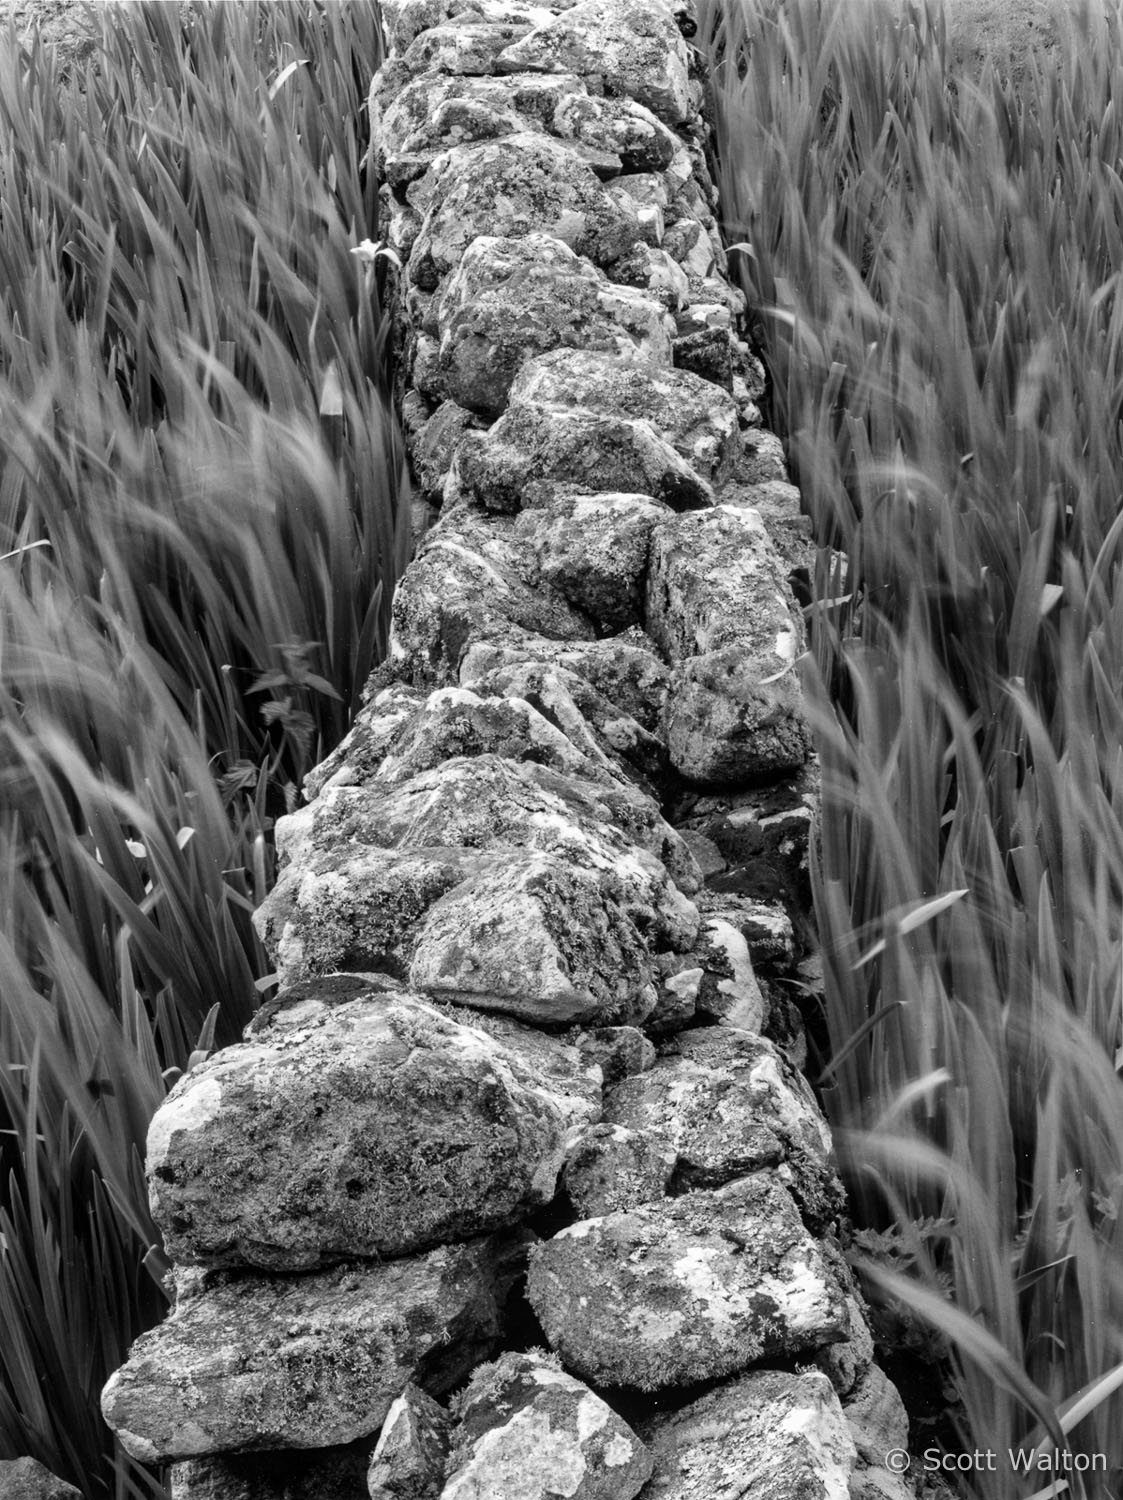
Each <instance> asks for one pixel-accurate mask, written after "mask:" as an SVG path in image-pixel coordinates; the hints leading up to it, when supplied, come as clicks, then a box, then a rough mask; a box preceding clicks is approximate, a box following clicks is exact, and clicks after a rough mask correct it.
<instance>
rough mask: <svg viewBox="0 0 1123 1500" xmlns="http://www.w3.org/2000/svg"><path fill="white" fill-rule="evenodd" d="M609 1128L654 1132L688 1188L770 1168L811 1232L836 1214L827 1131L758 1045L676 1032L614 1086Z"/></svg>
mask: <svg viewBox="0 0 1123 1500" xmlns="http://www.w3.org/2000/svg"><path fill="white" fill-rule="evenodd" d="M605 1119H606V1120H607V1121H608V1122H609V1123H612V1124H617V1125H626V1126H628V1128H629V1129H631V1130H636V1131H639V1132H640V1133H644V1132H647V1131H649V1130H655V1131H658V1132H660V1133H661V1134H662V1135H663V1136H665V1137H666V1138H667V1139H668V1140H669V1141H671V1142H672V1143H673V1144H674V1146H675V1148H676V1150H677V1151H678V1153H679V1164H678V1172H679V1177H680V1179H681V1181H682V1182H683V1183H686V1184H689V1185H691V1186H695V1187H714V1186H717V1185H718V1184H720V1183H722V1182H729V1181H730V1180H731V1179H732V1178H735V1177H739V1176H741V1175H742V1174H743V1173H745V1172H752V1171H755V1170H756V1169H757V1168H760V1167H776V1168H778V1169H780V1172H781V1175H782V1176H783V1178H784V1180H785V1181H786V1182H787V1183H788V1185H789V1187H790V1188H791V1191H792V1192H793V1194H794V1195H795V1197H796V1200H797V1201H798V1203H799V1204H800V1207H801V1208H802V1210H803V1213H804V1215H805V1217H806V1218H807V1219H808V1221H809V1222H811V1223H813V1224H815V1225H820V1226H821V1225H823V1224H826V1223H828V1222H829V1221H830V1220H831V1219H832V1218H833V1217H834V1216H835V1215H836V1214H837V1213H838V1212H839V1210H840V1209H841V1207H842V1203H843V1196H842V1191H841V1187H840V1185H839V1183H838V1179H837V1178H836V1177H835V1174H834V1169H833V1164H832V1157H831V1138H830V1131H829V1130H828V1129H827V1126H826V1122H825V1121H824V1120H823V1117H822V1115H821V1113H820V1112H819V1109H818V1107H817V1105H816V1103H815V1099H814V1096H813V1095H812V1093H811V1090H810V1088H809V1086H808V1084H807V1081H806V1080H805V1079H804V1078H803V1076H802V1075H801V1074H799V1073H797V1072H796V1071H795V1069H794V1068H793V1067H792V1066H791V1065H790V1063H788V1061H787V1060H786V1058H784V1056H783V1055H782V1054H781V1053H780V1052H779V1051H778V1050H777V1049H776V1048H775V1047H774V1046H773V1045H772V1043H771V1042H769V1041H766V1040H765V1039H764V1038H763V1037H759V1036H752V1035H751V1034H749V1033H748V1032H743V1031H738V1030H736V1029H734V1028H733V1027H724V1026H711V1027H700V1028H695V1029H692V1030H689V1031H682V1032H679V1033H678V1034H677V1035H676V1036H674V1037H672V1038H671V1039H670V1040H669V1041H667V1042H665V1043H663V1045H662V1048H661V1054H660V1056H659V1058H658V1060H657V1061H656V1064H655V1066H654V1067H653V1068H652V1069H651V1070H650V1071H649V1072H647V1073H642V1074H640V1075H639V1076H638V1077H636V1078H626V1079H624V1080H623V1081H622V1082H620V1083H618V1084H614V1085H613V1086H612V1088H611V1089H610V1090H609V1091H608V1092H607V1094H606V1096H605Z"/></svg>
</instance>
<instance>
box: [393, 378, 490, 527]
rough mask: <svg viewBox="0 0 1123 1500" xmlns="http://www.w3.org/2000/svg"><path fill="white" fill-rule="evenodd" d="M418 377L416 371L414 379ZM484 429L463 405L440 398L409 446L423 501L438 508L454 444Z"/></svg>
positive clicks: (480, 422)
mask: <svg viewBox="0 0 1123 1500" xmlns="http://www.w3.org/2000/svg"><path fill="white" fill-rule="evenodd" d="M438 360H439V351H438ZM417 374H418V371H417V370H416V368H415V370H414V378H415V379H416V377H417ZM438 377H439V368H438ZM414 394H416V392H414ZM486 426H487V422H486V420H485V419H484V418H483V417H481V416H479V415H478V414H477V413H476V412H473V411H469V410H468V408H467V407H466V406H460V405H458V404H457V403H456V402H455V401H448V400H445V399H443V398H441V399H440V402H439V404H438V406H437V407H436V409H435V411H434V412H433V414H432V416H431V417H429V418H428V420H427V421H425V422H424V423H423V424H422V426H421V427H420V428H419V429H418V430H417V431H416V432H415V433H414V434H413V440H412V443H411V450H410V451H411V456H412V459H413V472H414V475H415V477H416V479H417V484H418V487H419V489H420V491H421V494H422V496H423V498H424V499H426V500H427V501H429V502H430V503H431V504H434V505H438V506H439V504H440V501H441V496H442V493H443V491H444V483H445V479H446V478H447V477H448V471H449V470H450V469H451V468H452V458H453V454H454V453H455V452H456V445H457V443H459V441H460V439H461V438H462V437H463V436H464V434H465V433H466V432H480V431H482V430H483V429H484V428H485V427H486Z"/></svg>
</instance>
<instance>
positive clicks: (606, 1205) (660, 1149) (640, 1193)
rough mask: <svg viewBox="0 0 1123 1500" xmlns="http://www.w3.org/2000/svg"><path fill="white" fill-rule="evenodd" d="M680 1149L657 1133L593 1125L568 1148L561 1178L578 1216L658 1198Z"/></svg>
mask: <svg viewBox="0 0 1123 1500" xmlns="http://www.w3.org/2000/svg"><path fill="white" fill-rule="evenodd" d="M677 1160H678V1152H677V1151H676V1150H675V1148H674V1146H673V1145H671V1143H670V1142H669V1141H668V1140H667V1139H666V1138H665V1137H663V1136H661V1135H659V1134H658V1133H657V1132H650V1133H646V1134H641V1133H640V1132H639V1131H636V1130H628V1129H627V1128H626V1127H625V1126H623V1125H592V1126H590V1127H589V1129H588V1130H585V1131H584V1132H582V1134H581V1136H580V1138H579V1139H578V1140H577V1141H576V1142H575V1143H574V1144H573V1146H571V1147H570V1150H569V1154H568V1155H567V1157H566V1159H565V1170H564V1172H563V1174H562V1180H563V1182H564V1185H565V1190H566V1192H567V1193H568V1194H569V1200H570V1202H571V1203H572V1204H573V1208H574V1211H575V1212H576V1214H577V1216H578V1218H580V1219H595V1218H599V1217H600V1215H602V1214H611V1213H616V1212H617V1211H618V1210H619V1209H627V1208H635V1207H636V1205H637V1204H640V1203H650V1202H652V1201H653V1200H654V1199H657V1198H662V1197H663V1196H664V1195H665V1194H666V1191H667V1185H668V1183H669V1182H670V1180H671V1173H672V1172H673V1171H674V1169H675V1163H676V1161H677Z"/></svg>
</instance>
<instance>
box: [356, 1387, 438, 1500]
mask: <svg viewBox="0 0 1123 1500" xmlns="http://www.w3.org/2000/svg"><path fill="white" fill-rule="evenodd" d="M451 1441H452V1418H451V1417H450V1416H449V1415H448V1413H447V1412H446V1411H445V1409H444V1407H443V1406H440V1405H438V1403H437V1402H436V1401H434V1400H433V1398H432V1396H427V1395H426V1394H425V1392H424V1391H423V1390H421V1389H420V1388H419V1387H418V1386H416V1385H414V1384H413V1383H412V1382H411V1383H410V1384H408V1385H407V1386H406V1388H405V1390H404V1391H403V1392H402V1394H401V1395H400V1396H399V1397H398V1398H397V1400H396V1401H395V1402H394V1404H393V1406H391V1408H390V1410H389V1412H388V1413H387V1414H386V1420H385V1422H384V1423H383V1424H382V1431H381V1432H380V1433H379V1435H378V1442H377V1444H376V1445H375V1449H374V1453H373V1454H372V1455H371V1460H370V1469H369V1470H368V1473H367V1489H368V1492H369V1494H370V1500H437V1496H438V1495H439V1494H440V1492H441V1487H442V1486H443V1484H444V1478H445V1467H446V1464H447V1461H448V1450H449V1447H450V1446H451Z"/></svg>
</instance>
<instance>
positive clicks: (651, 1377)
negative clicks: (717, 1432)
mask: <svg viewBox="0 0 1123 1500" xmlns="http://www.w3.org/2000/svg"><path fill="white" fill-rule="evenodd" d="M527 1295H528V1297H529V1299H530V1302H531V1305H532V1307H533V1308H534V1311H535V1313H536V1315H537V1317H538V1321H539V1322H540V1323H541V1325H542V1328H543V1330H544V1332H545V1334H546V1337H547V1338H548V1339H549V1341H550V1345H551V1347H552V1348H554V1349H555V1350H557V1352H558V1354H559V1355H560V1356H561V1358H562V1360H563V1361H564V1363H565V1365H566V1366H567V1368H569V1369H571V1370H574V1371H576V1373H577V1374H578V1375H580V1376H582V1377H583V1378H584V1379H586V1380H591V1381H593V1382H594V1383H595V1384H597V1385H604V1386H615V1385H619V1386H635V1387H638V1388H639V1389H641V1390H658V1389H662V1388H664V1387H666V1386H673V1385H689V1384H692V1383H693V1382H695V1381H701V1380H714V1379H718V1378H720V1377H721V1376H723V1375H731V1374H733V1373H735V1372H736V1371H738V1370H742V1369H744V1368H745V1366H746V1365H749V1364H752V1363H754V1362H755V1361H757V1360H759V1359H763V1358H765V1357H767V1356H769V1355H782V1356H788V1355H792V1354H797V1353H800V1352H802V1351H804V1350H810V1349H815V1348H818V1347H819V1346H821V1345H822V1344H826V1343H830V1342H832V1341H834V1340H835V1339H838V1338H842V1337H845V1335H846V1306H845V1303H844V1301H843V1300H842V1297H841V1295H840V1294H839V1292H838V1290H837V1289H836V1287H835V1286H834V1284H833V1282H832V1280H831V1278H830V1276H829V1274H828V1272H827V1268H826V1265H825V1263H824V1260H823V1256H822V1252H821V1251H820V1250H819V1247H818V1246H817V1245H816V1243H815V1241H814V1240H813V1239H812V1238H811V1236H810V1235H809V1234H808V1233H807V1231H806V1229H804V1227H803V1225H802V1223H801V1222H800V1219H799V1214H798V1212H797V1210H796V1207H795V1204H794V1202H793V1201H792V1199H791V1196H790V1195H789V1194H788V1192H787V1191H786V1189H785V1188H784V1187H783V1186H782V1185H781V1184H780V1183H779V1182H777V1181H776V1180H775V1178H773V1177H772V1176H771V1175H770V1174H767V1173H757V1174H755V1175H753V1176H750V1177H742V1178H740V1179H739V1180H738V1181H736V1182H733V1183H730V1184H728V1185H727V1186H726V1187H723V1188H718V1189H716V1190H715V1191H712V1192H709V1191H698V1192H693V1193H686V1194H685V1195H683V1196H682V1197H678V1198H666V1199H663V1200H661V1201H660V1202H658V1203H648V1204H642V1205H640V1206H639V1207H637V1208H634V1209H631V1210H630V1211H628V1212H626V1213H615V1214H608V1215H607V1216H604V1217H600V1218H595V1219H587V1220H584V1221H583V1222H581V1223H578V1224H574V1225H572V1226H571V1227H570V1228H568V1229H563V1230H562V1231H561V1233H560V1234H557V1235H555V1236H554V1238H553V1239H551V1240H547V1241H545V1242H544V1243H541V1244H538V1245H535V1246H533V1247H532V1249H531V1254H530V1272H529V1278H528V1282H527ZM821 1378H822V1380H823V1383H824V1385H825V1386H826V1387H827V1389H828V1390H829V1389H830V1382H829V1381H827V1379H826V1377H825V1376H823V1377H821ZM832 1395H833V1392H832Z"/></svg>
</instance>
